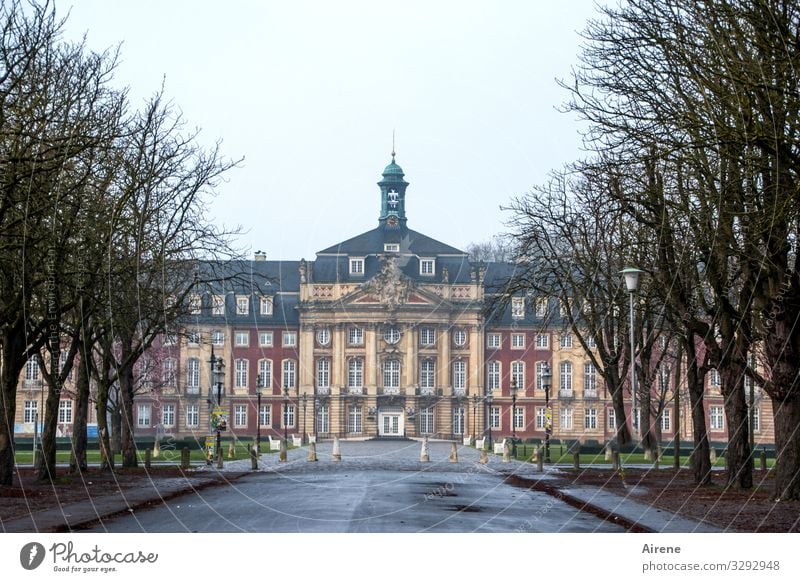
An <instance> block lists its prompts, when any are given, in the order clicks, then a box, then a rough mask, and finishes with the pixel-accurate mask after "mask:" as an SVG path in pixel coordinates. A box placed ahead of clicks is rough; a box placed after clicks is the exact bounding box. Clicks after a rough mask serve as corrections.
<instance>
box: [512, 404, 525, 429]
mask: <svg viewBox="0 0 800 582" xmlns="http://www.w3.org/2000/svg"><path fill="white" fill-rule="evenodd" d="M524 428H525V409H524V408H522V407H521V406H517V407H516V408H515V409H514V429H515V430H522V429H524Z"/></svg>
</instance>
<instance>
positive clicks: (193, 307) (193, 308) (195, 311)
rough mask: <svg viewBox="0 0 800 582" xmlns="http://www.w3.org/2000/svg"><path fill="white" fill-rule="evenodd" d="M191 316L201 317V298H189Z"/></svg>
mask: <svg viewBox="0 0 800 582" xmlns="http://www.w3.org/2000/svg"><path fill="white" fill-rule="evenodd" d="M189 314H190V315H200V296H199V295H192V296H191V297H189Z"/></svg>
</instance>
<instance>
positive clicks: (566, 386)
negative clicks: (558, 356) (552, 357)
mask: <svg viewBox="0 0 800 582" xmlns="http://www.w3.org/2000/svg"><path fill="white" fill-rule="evenodd" d="M559 371H560V373H559V378H560V381H561V386H560V387H561V392H562V394H563V395H564V396H571V395H572V362H561V365H560V366H559Z"/></svg>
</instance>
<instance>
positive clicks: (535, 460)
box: [529, 447, 541, 463]
mask: <svg viewBox="0 0 800 582" xmlns="http://www.w3.org/2000/svg"><path fill="white" fill-rule="evenodd" d="M540 448H541V447H533V454H532V455H531V458H530V459H529V460H530V462H531V463H538V462H539V457H540V455H539V449H540Z"/></svg>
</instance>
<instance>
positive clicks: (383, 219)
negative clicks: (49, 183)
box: [16, 154, 772, 443]
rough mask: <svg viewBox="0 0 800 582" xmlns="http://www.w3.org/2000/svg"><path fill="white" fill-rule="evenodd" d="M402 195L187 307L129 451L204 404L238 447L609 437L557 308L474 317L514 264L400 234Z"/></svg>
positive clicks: (35, 399)
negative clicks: (302, 252) (351, 226)
mask: <svg viewBox="0 0 800 582" xmlns="http://www.w3.org/2000/svg"><path fill="white" fill-rule="evenodd" d="M408 185H409V184H408V182H406V181H405V180H404V173H403V170H402V169H401V168H400V166H399V165H397V164H396V163H395V159H394V154H392V161H391V163H390V164H389V165H388V166H386V168H385V169H384V171H383V179H382V180H381V181H380V182H378V186H379V187H380V217H379V219H378V225H377V227H376V228H374V229H372V230H369V231H367V232H364V233H362V234H359V235H358V236H355V237H353V238H351V239H348V240H346V241H344V242H341V243H338V244H335V245H333V246H331V247H329V248H326V249H324V250H322V251H319V252H318V253H317V255H316V259H315V260H314V261H305V260H300V261H271V260H267V258H266V255H265V254H264V253H261V252H258V253H256V254H255V257H254V260H252V261H247V262H245V263H244V270H245V271H246V272H247V277H245V279H246V280H247V283H246V284H242V282H241V281H242V280H243V279H242V278H235V279H231V281H238V282H228V283H225V284H224V285H223V284H220V285H219V286H218V288H216V289H212V290H210V291H209V292H208V293H204V294H203V295H198V296H196V297H194V298H193V301H192V305H191V312H192V313H191V317H190V320H189V321H188V322H187V326H186V329H185V330H184V331H183V333H181V334H176V335H174V336H172V335H168V336H166V337H165V338H164V341H163V342H162V343H161V345H159V346H156V347H154V348H153V349H152V350H151V351H152V354H150V355H148V357H147V358H144V359H143V360H142V362H141V365H140V384H141V387H142V389H141V390H140V395H139V396H138V397H137V398H136V407H135V410H134V422H135V423H136V427H135V432H136V434H137V438H156V437H166V436H169V435H172V436H175V437H187V436H192V437H196V438H203V437H204V436H205V435H208V434H210V433H211V429H210V425H211V412H212V404H215V403H216V399H217V394H218V391H219V394H220V396H221V408H222V410H223V411H224V413H225V414H226V416H227V436H235V437H237V438H246V439H250V438H253V437H255V436H256V434H257V433H260V435H261V437H262V438H263V439H266V438H267V437H268V436H272V437H276V438H278V437H282V436H283V434H284V433H288V434H291V435H308V436H310V435H314V436H316V437H317V438H319V439H325V438H332V437H333V436H334V435H337V436H339V437H340V438H352V439H364V438H375V437H380V438H398V437H404V436H405V437H420V436H426V435H427V436H429V437H431V438H445V439H459V440H460V439H462V438H465V437H476V438H480V437H482V436H485V435H486V434H487V433H488V432H489V431H490V430H491V432H492V434H493V436H494V437H495V440H497V439H498V437H499V438H503V437H509V436H511V435H512V434H514V435H516V436H517V437H519V438H522V439H529V438H534V439H542V440H543V439H544V437H545V431H546V427H547V426H548V424H549V423H550V422H552V424H551V425H550V426H551V427H552V437H553V438H555V439H566V440H582V441H597V442H599V443H603V442H606V441H608V440H609V439H611V438H613V436H614V434H615V418H614V411H613V407H612V406H611V401H610V395H609V394H607V391H606V390H605V388H604V386H603V383H602V379H601V378H600V376H599V374H598V373H597V371H596V370H595V369H594V367H593V366H592V364H591V363H590V362H589V360H588V358H587V357H586V355H585V353H584V352H583V349H582V348H581V347H580V344H579V343H578V342H577V340H575V341H573V338H572V336H571V335H570V334H569V333H565V332H564V330H563V329H562V328H561V327H560V326H558V325H557V321H556V322H554V321H553V320H552V319H551V318H549V317H547V315H548V312H549V311H550V310H551V309H557V306H554V305H550V304H549V302H548V301H542V300H538V301H533V300H532V299H531V298H529V297H528V298H526V297H514V298H513V299H512V301H511V302H510V304H508V305H507V306H506V307H505V309H504V310H500V311H495V312H493V315H491V316H487V315H486V311H485V309H484V307H485V305H486V302H487V299H488V297H489V295H491V293H492V292H493V290H497V289H499V288H500V287H502V284H503V282H504V281H506V280H507V279H508V277H509V276H510V275H511V274H512V273H513V269H514V264H512V263H496V262H495V263H492V262H490V263H486V264H483V263H476V262H471V261H470V259H469V256H468V255H467V253H465V252H463V251H461V250H458V249H456V248H453V247H451V246H448V245H446V244H443V243H441V242H439V241H437V240H435V239H433V238H430V237H428V236H426V235H424V234H422V233H419V232H416V231H414V230H412V229H410V228H409V227H408V225H407V216H406V188H407V187H408ZM236 269H237V270H238V271H241V270H242V263H241V262H237V264H236ZM212 358H219V359H221V361H222V362H224V375H222V376H218V377H217V378H214V373H213V371H212V365H211V361H212ZM546 369H547V370H548V371H549V372H551V378H552V387H551V388H550V390H549V391H547V393H546V390H545V382H543V372H544V371H545V370H546ZM718 378H719V376H718V375H717V374H715V373H713V371H712V373H711V374H709V375H708V376H707V382H708V389H707V398H706V404H705V406H706V416H707V419H708V423H709V425H708V428H709V438H710V439H711V440H712V441H715V442H724V441H725V440H727V438H726V426H725V419H724V411H723V401H722V397H721V395H720V393H719V389H718ZM217 380H221V383H220V385H219V386H217V385H216V382H217ZM715 384H716V385H715ZM68 387H69V386H68ZM20 388H21V391H20V394H21V397H19V398H18V408H19V409H18V411H17V418H18V419H19V420H21V421H22V422H18V425H17V427H16V428H17V430H16V432H17V433H18V434H20V435H25V434H31V433H32V432H33V422H34V418H35V415H36V411H37V409H38V407H39V406H40V400H41V394H40V393H41V390H42V387H41V381H40V378H39V375H38V370H36V362H35V360H33V361H32V362H31V363H29V365H28V367H27V368H26V369H25V371H24V372H23V376H22V377H21V378H20ZM63 398H64V400H62V402H61V407H60V409H59V432H60V433H61V434H62V435H69V434H70V432H71V424H72V401H71V400H70V399H69V393H68V391H67V392H65V395H64V396H63ZM685 400H688V398H687V399H685ZM548 404H549V408H550V410H549V411H548V406H547V405H548ZM548 412H549V413H548ZM771 417H772V414H771V407H770V403H769V400H768V399H767V398H764V399H761V400H760V402H759V403H758V408H757V409H756V414H755V418H754V429H755V438H756V442H757V443H762V442H767V443H771V442H772V419H771ZM550 419H552V421H550ZM674 419H675V415H674V405H673V403H669V404H668V405H667V407H666V409H665V410H664V412H663V414H662V416H661V418H660V419H659V421H658V422H659V424H660V429H661V438H662V440H665V441H666V440H671V439H672V438H673V437H674V434H675V430H676V426H675V422H674ZM680 424H681V438H682V440H691V439H692V435H691V420H690V411H689V410H688V408H687V407H685V406H684V405H682V409H681V415H680Z"/></svg>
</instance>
